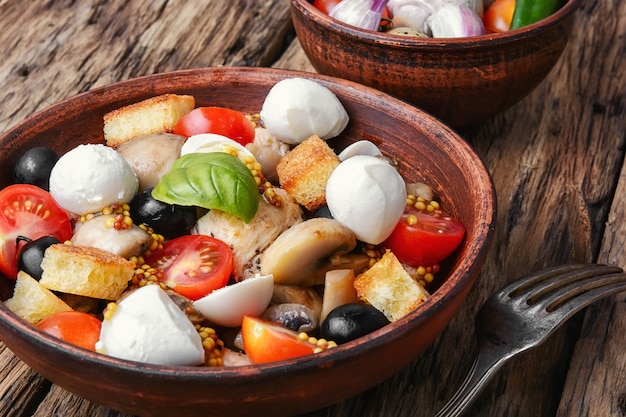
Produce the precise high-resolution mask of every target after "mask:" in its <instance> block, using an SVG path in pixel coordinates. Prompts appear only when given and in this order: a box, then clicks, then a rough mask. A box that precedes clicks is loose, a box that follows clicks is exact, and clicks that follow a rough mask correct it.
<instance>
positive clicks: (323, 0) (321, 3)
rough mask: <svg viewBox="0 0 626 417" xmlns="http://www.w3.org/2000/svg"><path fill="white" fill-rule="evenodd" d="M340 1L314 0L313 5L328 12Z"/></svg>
mask: <svg viewBox="0 0 626 417" xmlns="http://www.w3.org/2000/svg"><path fill="white" fill-rule="evenodd" d="M340 1H341V0H315V1H314V2H313V7H316V8H317V9H319V10H321V11H323V12H324V13H326V14H329V13H330V11H331V10H332V9H333V7H335V6H336V5H337V4H338V3H339V2H340Z"/></svg>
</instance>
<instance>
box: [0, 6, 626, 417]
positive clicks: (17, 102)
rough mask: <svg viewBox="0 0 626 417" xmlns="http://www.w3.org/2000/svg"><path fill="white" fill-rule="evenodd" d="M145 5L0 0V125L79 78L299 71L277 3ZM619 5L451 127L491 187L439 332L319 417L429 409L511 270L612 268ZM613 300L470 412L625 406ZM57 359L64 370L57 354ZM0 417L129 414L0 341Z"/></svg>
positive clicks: (77, 88)
mask: <svg viewBox="0 0 626 417" xmlns="http://www.w3.org/2000/svg"><path fill="white" fill-rule="evenodd" d="M227 4H228V5H227V6H226V2H224V1H222V0H212V1H209V0H207V1H205V2H183V1H166V0H158V1H151V2H144V1H134V0H133V1H130V2H129V1H124V0H111V1H102V0H94V1H87V0H77V1H45V2H44V1H35V2H16V1H13V0H0V25H1V26H2V31H0V45H1V48H2V57H3V59H2V60H1V61H0V87H1V88H0V91H2V93H3V94H2V101H1V102H0V130H5V129H7V128H8V127H10V126H12V125H13V124H15V123H17V122H18V121H20V120H22V119H23V118H25V117H26V116H28V115H29V114H31V113H32V112H34V111H36V110H40V109H42V108H44V107H46V106H48V105H50V104H52V103H55V102H57V101H59V100H61V99H63V98H66V97H70V96H72V95H74V94H77V93H79V92H83V91H86V90H89V89H91V88H94V87H97V86H102V85H106V84H109V83H112V82H115V81H119V80H124V79H128V78H132V77H137V76H141V75H148V74H152V73H156V72H164V71H171V70H176V69H183V68H194V67H205V66H219V65H247V66H275V67H281V68H291V69H302V70H313V69H312V67H311V66H310V64H309V62H308V60H307V59H306V57H305V56H304V54H303V53H302V51H301V49H300V47H299V45H298V43H297V40H295V41H293V42H291V40H292V37H291V36H292V31H291V25H290V16H289V2H288V1H287V0H265V1H256V0H247V1H246V0H230V1H229V2H228V3H227ZM625 35H626V2H625V1H618V0H616V1H586V2H585V3H584V4H583V6H582V8H581V10H580V11H579V13H578V21H577V30H576V31H575V32H574V33H573V35H572V39H571V42H570V44H569V45H568V47H567V49H566V51H565V53H564V55H563V56H562V58H561V60H560V61H559V62H558V63H557V66H556V67H555V69H554V70H553V71H552V73H551V74H550V75H549V77H548V78H547V79H546V81H545V82H544V83H542V84H541V85H540V86H539V87H538V89H537V90H536V91H534V92H533V93H532V94H531V95H530V96H528V97H527V98H526V99H524V100H523V101H522V102H520V103H519V104H518V105H516V106H514V107H513V108H511V109H509V110H507V111H506V112H504V113H503V114H501V115H499V116H497V117H496V118H494V119H493V120H490V121H488V122H486V123H484V124H482V125H480V126H477V127H475V128H471V129H466V130H464V131H462V132H460V133H461V134H462V135H463V136H464V137H465V138H466V139H467V140H468V141H469V142H470V143H472V144H473V145H474V147H475V148H476V150H477V152H478V153H479V154H480V155H481V157H482V158H483V159H484V161H485V163H486V165H487V166H488V168H489V170H490V172H491V174H492V175H493V179H494V183H495V186H496V190H497V194H498V204H499V211H498V224H497V230H496V236H495V241H494V244H493V248H492V250H491V252H490V254H489V257H488V259H487V262H486V264H485V267H484V269H483V271H482V273H481V275H480V277H479V279H478V281H477V284H476V286H475V288H474V289H473V290H472V291H471V293H470V294H469V297H468V299H467V302H466V303H465V304H464V306H463V308H462V310H461V312H460V314H459V315H458V316H457V317H456V318H455V319H454V320H453V322H452V323H451V324H450V326H449V328H448V329H447V330H446V332H445V333H444V334H443V335H442V336H441V337H440V338H439V339H438V340H437V341H436V343H435V344H434V345H433V346H432V347H431V348H430V349H428V351H427V352H426V353H425V354H424V355H423V356H422V357H420V358H417V359H416V360H415V361H414V362H413V363H411V364H410V365H409V366H408V367H407V368H406V369H405V370H404V371H402V372H401V373H399V374H398V375H396V376H395V377H393V378H391V379H390V380H388V381H386V382H384V383H382V384H380V385H379V386H377V387H375V388H372V389H371V390H369V391H368V392H366V393H364V394H362V395H360V396H358V397H355V398H353V399H349V400H347V401H345V402H342V403H340V404H337V405H335V406H332V407H329V408H327V409H324V410H320V411H318V412H314V413H310V414H309V416H310V417H321V416H329V417H330V416H337V417H338V416H363V417H368V416H369V417H374V416H430V415H432V414H434V412H435V411H436V410H437V409H438V408H439V407H440V406H442V405H443V404H444V402H445V400H446V399H447V398H449V397H450V396H451V395H452V393H453V391H454V390H455V388H456V387H457V385H458V384H459V383H460V380H461V379H462V378H463V376H464V374H465V372H466V371H467V369H468V367H469V365H470V363H471V359H472V355H473V354H474V352H475V346H474V339H473V317H474V315H475V313H476V311H477V310H478V308H479V307H480V305H481V304H482V302H483V301H484V299H485V298H487V296H488V295H489V294H490V293H491V292H493V291H494V290H496V289H497V288H498V287H500V286H501V285H503V284H504V283H505V282H507V281H509V280H512V279H514V278H516V277H518V276H520V275H522V274H524V273H526V272H529V271H532V270H536V269H539V268H542V267H544V266H551V265H556V264H560V263H568V262H587V261H595V260H599V261H602V262H610V263H616V264H619V265H621V266H626V253H624V246H625V241H626V225H625V224H624V222H623V219H624V216H625V214H626V213H625V211H626V209H625V208H624V207H625V204H626V168H624V148H625V146H626V143H625V142H626V134H625V132H626V110H625V106H626V104H625V97H626V94H625V93H626V71H625V68H626V67H625V65H624V56H625V55H624V51H625V50H626V40H625V39H626V37H625ZM625 301H626V296H617V297H614V298H612V299H610V300H607V301H604V302H600V303H597V304H596V305H594V306H593V307H591V308H589V309H588V310H587V312H586V313H585V314H580V315H578V316H577V317H576V319H574V320H572V321H570V323H568V325H567V326H566V327H565V328H564V329H562V330H561V331H559V332H558V333H557V334H556V335H555V336H554V337H553V338H552V339H550V340H549V341H548V342H547V343H546V344H544V345H542V346H541V347H539V348H538V349H536V350H535V351H532V352H528V353H527V354H525V355H523V356H521V357H519V358H516V359H514V360H513V361H512V362H511V363H510V364H508V365H506V366H505V367H504V369H503V370H502V371H501V372H500V373H499V374H498V375H497V377H496V378H495V380H494V381H492V382H491V383H490V384H489V385H488V387H487V389H486V391H485V392H484V393H483V394H482V395H481V396H480V398H479V399H478V401H477V403H476V404H475V406H474V407H473V409H472V410H471V411H470V413H469V415H470V416H494V417H496V416H498V417H500V416H523V417H537V416H555V415H558V416H572V417H573V416H624V415H626V405H625V404H626V400H625V399H624V398H626V395H625V394H624V392H625V391H626V372H625V368H626V355H624V354H623V348H622V347H623V345H624V334H625V329H626V318H625V317H626V316H625V314H624V313H625V312H624V310H625V307H624V306H625V305H626V304H625ZM59 366H63V364H59ZM0 379H1V381H0V415H3V416H26V415H28V416H37V417H43V416H50V415H58V416H94V417H98V416H101V417H104V416H109V417H113V416H115V417H128V416H127V415H126V414H123V413H119V412H116V411H112V410H108V409H106V408H104V407H101V406H98V405H97V404H93V403H90V402H87V401H85V400H82V399H80V398H78V397H76V396H74V395H72V394H70V393H68V392H66V391H64V390H63V389H61V388H59V387H57V386H54V385H52V384H50V383H49V382H48V381H46V380H44V379H43V378H41V377H39V376H38V375H37V374H36V373H34V372H33V371H31V370H30V369H28V368H27V367H26V366H25V365H24V364H23V363H22V362H21V361H19V360H18V359H16V358H15V356H14V355H13V354H12V353H11V352H10V351H8V349H6V348H5V347H4V346H3V345H2V344H0Z"/></svg>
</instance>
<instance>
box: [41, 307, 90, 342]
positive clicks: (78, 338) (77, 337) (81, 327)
mask: <svg viewBox="0 0 626 417" xmlns="http://www.w3.org/2000/svg"><path fill="white" fill-rule="evenodd" d="M37 327H38V328H40V329H41V330H43V331H44V332H46V333H49V334H51V335H52V336H55V337H58V338H59V339H61V340H64V341H66V342H68V343H72V344H74V345H76V346H80V347H82V348H85V349H89V350H94V351H95V350H96V342H97V341H98V339H100V327H102V322H101V321H100V320H98V319H97V318H95V317H94V316H92V315H91V314H87V313H83V312H80V311H64V312H62V313H56V314H52V315H50V316H48V317H46V318H45V319H43V320H42V321H40V322H39V323H37Z"/></svg>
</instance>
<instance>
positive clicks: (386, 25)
mask: <svg viewBox="0 0 626 417" xmlns="http://www.w3.org/2000/svg"><path fill="white" fill-rule="evenodd" d="M391 29H393V23H392V19H391V13H390V12H389V8H388V7H387V6H385V8H384V9H383V11H382V13H381V14H380V26H378V31H379V32H387V31H389V30H391Z"/></svg>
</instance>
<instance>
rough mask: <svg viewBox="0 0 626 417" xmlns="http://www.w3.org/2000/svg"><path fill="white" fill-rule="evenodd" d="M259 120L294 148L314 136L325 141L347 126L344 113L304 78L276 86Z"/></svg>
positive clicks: (327, 93) (318, 86)
mask: <svg viewBox="0 0 626 417" xmlns="http://www.w3.org/2000/svg"><path fill="white" fill-rule="evenodd" d="M260 114H261V120H262V121H263V123H264V124H265V127H266V128H267V130H269V131H270V132H271V133H273V134H274V135H275V136H276V137H277V138H278V139H280V140H281V141H283V142H285V143H288V144H290V145H297V144H298V143H300V142H302V141H303V140H305V139H307V138H308V137H310V136H311V135H313V134H315V135H317V136H319V137H320V138H322V139H324V140H326V139H330V138H333V137H335V136H337V135H339V134H340V133H341V132H342V131H343V130H344V129H345V128H346V126H347V125H348V121H349V117H348V113H347V112H346V109H344V107H343V105H342V104H341V102H340V101H339V99H338V98H337V96H336V95H335V94H334V93H333V92H332V91H330V90H329V89H328V88H326V87H325V86H323V85H321V84H319V83H318V82H316V81H313V80H309V79H307V78H288V79H285V80H282V81H279V82H278V83H276V84H275V85H274V86H273V87H272V89H271V90H270V92H269V93H268V94H267V96H266V97H265V101H264V102H263V107H262V108H261V113H260Z"/></svg>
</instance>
